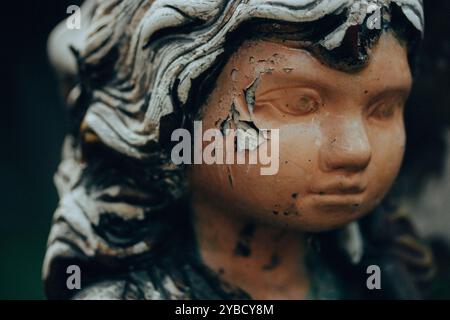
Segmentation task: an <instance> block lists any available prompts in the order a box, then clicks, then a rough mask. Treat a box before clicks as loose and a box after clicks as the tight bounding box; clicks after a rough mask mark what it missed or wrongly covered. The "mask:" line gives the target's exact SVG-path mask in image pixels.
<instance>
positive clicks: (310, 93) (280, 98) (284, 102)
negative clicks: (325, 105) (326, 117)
mask: <svg viewBox="0 0 450 320" xmlns="http://www.w3.org/2000/svg"><path fill="white" fill-rule="evenodd" d="M257 103H260V104H266V103H267V104H270V105H272V106H273V107H275V108H277V109H278V110H279V111H281V112H282V113H284V114H289V115H292V116H306V115H308V114H311V113H314V112H316V111H317V110H318V109H319V107H320V105H321V102H320V97H319V95H318V94H317V93H316V92H315V91H314V90H310V89H305V88H300V89H299V88H292V89H288V90H286V89H284V90H280V91H278V92H276V93H275V92H273V93H272V95H271V97H270V98H268V99H261V100H260V101H257Z"/></svg>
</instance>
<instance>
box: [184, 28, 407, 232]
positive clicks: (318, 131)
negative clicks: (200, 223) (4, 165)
mask: <svg viewBox="0 0 450 320" xmlns="http://www.w3.org/2000/svg"><path fill="white" fill-rule="evenodd" d="M255 80H256V82H255ZM411 82H412V78H411V73H410V69H409V65H408V61H407V54H406V49H405V48H403V47H402V46H401V45H400V43H399V42H398V41H397V40H396V39H395V38H394V37H393V36H392V35H391V34H389V33H384V34H383V35H382V36H381V38H380V40H379V42H378V43H377V44H376V46H375V47H374V48H373V52H372V56H371V59H370V62H369V63H368V65H367V66H366V67H365V68H364V69H362V70H360V71H357V72H355V73H348V72H343V71H338V70H336V69H333V68H331V67H329V66H327V65H325V64H323V63H321V62H320V61H319V60H318V59H316V58H314V57H313V56H312V55H311V54H310V53H308V52H307V51H305V50H303V49H300V48H298V47H295V45H294V44H291V43H288V42H282V41H269V40H264V41H263V40H252V41H247V42H245V43H244V44H243V45H242V46H241V47H240V48H239V49H238V50H237V51H236V52H235V53H234V54H233V55H232V57H231V58H230V59H229V61H228V62H227V64H226V66H225V67H224V69H223V70H222V72H221V74H220V76H219V77H218V80H217V84H216V87H215V89H214V90H213V91H212V93H211V95H210V96H209V98H208V100H207V101H206V102H205V105H204V106H203V109H202V110H203V113H202V120H203V129H204V130H205V129H208V128H219V127H220V124H221V123H222V122H223V121H224V120H225V119H226V118H227V116H228V115H229V114H230V109H231V108H232V107H231V106H232V105H233V104H234V106H235V109H236V110H237V111H238V112H239V113H240V116H241V119H242V120H246V121H252V122H253V124H254V125H255V126H256V127H257V128H259V129H279V155H280V159H279V170H278V173H277V174H275V175H266V176H264V175H261V172H260V168H261V165H260V164H257V165H251V164H245V165H240V164H234V165H226V164H223V165H206V164H202V165H192V166H191V167H190V168H189V169H188V174H189V180H190V183H191V186H192V190H193V196H194V198H196V199H200V200H201V199H205V200H206V201H203V202H206V203H207V205H209V206H212V207H217V209H219V210H225V211H226V212H229V214H233V215H235V216H236V217H243V218H250V219H255V220H257V221H258V222H261V223H269V224H281V225H283V226H285V227H289V228H296V229H298V230H303V231H325V230H331V229H334V228H338V227H341V226H343V225H345V224H347V223H349V222H351V221H353V220H355V219H358V218H360V217H361V216H363V215H364V214H366V213H367V212H369V211H370V210H371V209H373V208H374V207H375V206H376V205H377V204H378V203H379V202H380V201H381V200H382V199H383V197H384V195H385V194H386V192H387V191H388V190H389V188H390V186H391V184H392V183H393V181H394V179H395V177H396V175H397V173H398V170H399V167H400V165H401V161H402V157H403V152H404V148H405V130H404V123H403V107H404V103H405V100H406V99H407V97H408V94H409V91H410V88H411ZM252 84H253V85H254V86H253V87H254V89H255V104H254V106H253V112H250V110H249V106H248V104H247V101H246V98H245V92H246V90H247V89H248V88H249V87H251V86H252ZM258 148H263V149H265V148H268V144H267V143H263V144H261V145H260V146H259V147H258ZM243 152H247V153H248V152H256V150H253V151H249V150H247V151H243Z"/></svg>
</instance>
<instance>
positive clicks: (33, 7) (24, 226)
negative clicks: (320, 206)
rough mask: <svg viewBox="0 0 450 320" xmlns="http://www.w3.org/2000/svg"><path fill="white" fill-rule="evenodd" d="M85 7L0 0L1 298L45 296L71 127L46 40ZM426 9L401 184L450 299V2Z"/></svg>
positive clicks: (436, 289)
mask: <svg viewBox="0 0 450 320" xmlns="http://www.w3.org/2000/svg"><path fill="white" fill-rule="evenodd" d="M80 3H81V1H75V0H71V1H67V0H47V1H44V0H28V1H3V2H2V3H1V5H0V6H1V7H0V12H2V16H3V17H2V19H1V23H2V26H1V29H0V30H1V31H2V46H1V50H0V54H1V59H0V61H1V62H2V69H1V70H2V74H1V76H0V79H1V80H0V81H1V86H0V88H1V100H0V105H1V116H0V122H1V125H0V146H1V149H0V150H1V151H0V177H1V183H0V197H1V201H0V203H1V205H0V212H1V219H0V299H43V298H44V295H43V292H42V284H41V265H42V260H43V256H44V253H45V245H46V241H47V235H48V232H49V227H50V222H51V217H52V214H53V211H54V209H55V208H56V205H57V201H58V198H57V195H56V190H55V188H54V185H53V173H54V172H55V170H56V168H57V165H58V162H59V158H60V149H61V144H62V141H63V137H64V133H65V130H66V124H67V121H66V113H65V111H64V106H63V101H62V100H61V99H60V96H59V91H58V84H57V81H56V78H55V76H54V74H53V72H52V70H51V68H50V66H49V64H48V60H47V55H46V40H47V37H48V35H49V33H50V31H51V30H52V29H53V27H55V26H56V24H57V23H58V22H60V21H61V20H63V19H64V18H65V17H67V14H66V9H67V7H68V6H69V5H72V4H76V5H79V4H80ZM425 12H426V24H427V30H426V40H425V42H424V46H423V50H424V55H423V58H422V60H421V62H420V66H419V74H418V75H417V78H416V84H415V88H414V92H413V94H412V97H411V99H410V104H409V106H408V108H407V115H406V118H407V130H408V149H407V154H406V158H405V163H404V167H403V171H402V174H401V177H400V179H399V182H398V185H397V187H398V189H399V190H400V191H401V193H402V194H403V199H404V202H405V205H407V206H410V207H412V211H413V213H414V214H415V219H416V223H417V225H418V229H419V232H421V233H422V235H423V236H424V237H425V239H426V240H427V241H428V242H429V243H430V244H431V245H432V246H433V248H434V251H435V255H436V258H437V262H438V277H437V280H436V281H435V283H434V284H433V287H432V292H431V297H434V298H449V299H450V249H449V248H450V210H449V207H450V157H449V153H448V149H449V148H448V147H447V146H450V134H449V129H448V128H449V124H450V37H449V36H448V35H449V34H450V1H441V0H425ZM414 211H417V212H414Z"/></svg>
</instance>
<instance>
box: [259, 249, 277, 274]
mask: <svg viewBox="0 0 450 320" xmlns="http://www.w3.org/2000/svg"><path fill="white" fill-rule="evenodd" d="M280 261H281V259H280V256H279V255H277V254H276V253H273V254H272V256H271V257H270V261H269V262H268V263H267V264H265V265H263V266H262V269H263V270H265V271H270V270H273V269H275V268H276V267H277V266H278V265H279V264H280Z"/></svg>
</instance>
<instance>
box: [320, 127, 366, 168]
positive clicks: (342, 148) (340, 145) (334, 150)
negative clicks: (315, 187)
mask: <svg viewBox="0 0 450 320" xmlns="http://www.w3.org/2000/svg"><path fill="white" fill-rule="evenodd" d="M331 125H332V126H333V130H332V133H331V134H330V135H328V138H327V139H326V141H324V142H323V143H322V145H321V147H320V152H319V157H320V159H319V162H320V166H321V169H322V170H323V171H335V170H342V171H347V172H357V171H363V170H364V169H365V168H366V167H367V166H368V165H369V163H370V159H371V157H372V148H371V145H370V141H369V138H368V136H367V132H366V128H365V125H364V123H363V121H362V120H355V119H353V120H352V119H346V120H343V121H338V122H334V123H332V124H331Z"/></svg>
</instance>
